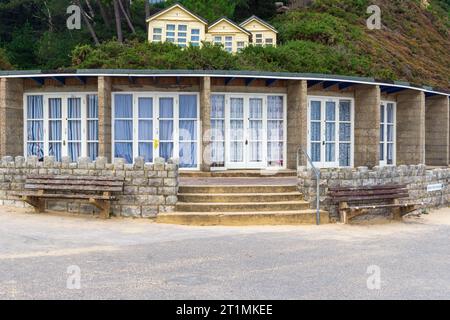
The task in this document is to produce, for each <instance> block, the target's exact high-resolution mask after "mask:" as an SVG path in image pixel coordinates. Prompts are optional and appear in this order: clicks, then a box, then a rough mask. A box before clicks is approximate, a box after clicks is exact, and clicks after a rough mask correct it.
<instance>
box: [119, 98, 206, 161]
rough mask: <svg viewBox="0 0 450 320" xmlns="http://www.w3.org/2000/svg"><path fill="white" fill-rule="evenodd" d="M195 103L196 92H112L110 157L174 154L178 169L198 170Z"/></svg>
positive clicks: (197, 119)
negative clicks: (178, 164)
mask: <svg viewBox="0 0 450 320" xmlns="http://www.w3.org/2000/svg"><path fill="white" fill-rule="evenodd" d="M199 106H200V103H199V94H198V93H189V92H186V93H162V92H158V93H142V92H140V93H138V92H131V93H114V94H113V119H112V132H113V144H112V157H113V158H124V159H125V160H126V162H127V163H133V162H134V159H135V158H136V157H143V158H144V160H145V162H147V163H152V162H153V161H154V159H155V158H156V157H163V158H165V159H166V160H168V159H169V158H172V157H175V158H179V159H180V168H183V169H198V168H199V159H200V154H199V152H200V148H199V144H198V137H199V134H200V133H199V130H200V126H199V113H200V112H199Z"/></svg>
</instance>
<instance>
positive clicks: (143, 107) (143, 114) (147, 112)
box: [139, 98, 153, 119]
mask: <svg viewBox="0 0 450 320" xmlns="http://www.w3.org/2000/svg"><path fill="white" fill-rule="evenodd" d="M139 118H147V119H151V118H153V99H152V98H139Z"/></svg>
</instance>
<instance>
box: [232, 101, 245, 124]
mask: <svg viewBox="0 0 450 320" xmlns="http://www.w3.org/2000/svg"><path fill="white" fill-rule="evenodd" d="M230 102H231V110H230V117H231V118H232V119H242V118H243V117H244V99H242V98H231V99H230Z"/></svg>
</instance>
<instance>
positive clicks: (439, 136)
mask: <svg viewBox="0 0 450 320" xmlns="http://www.w3.org/2000/svg"><path fill="white" fill-rule="evenodd" d="M449 121H450V117H449V99H448V97H447V96H434V97H429V98H426V100H425V160H426V162H425V164H427V165H430V166H447V165H448V164H449V142H450V141H449V127H450V123H449Z"/></svg>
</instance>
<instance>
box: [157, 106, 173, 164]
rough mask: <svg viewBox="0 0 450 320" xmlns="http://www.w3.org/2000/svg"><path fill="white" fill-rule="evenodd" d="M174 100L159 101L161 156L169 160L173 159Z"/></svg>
mask: <svg viewBox="0 0 450 320" xmlns="http://www.w3.org/2000/svg"><path fill="white" fill-rule="evenodd" d="M173 107H174V105H173V98H160V99H159V118H160V119H165V120H159V139H160V140H161V142H160V144H159V156H160V157H162V158H164V159H165V160H168V159H170V158H172V157H173V146H174V144H173V130H174V126H173V115H174V112H173V111H174V110H173Z"/></svg>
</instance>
